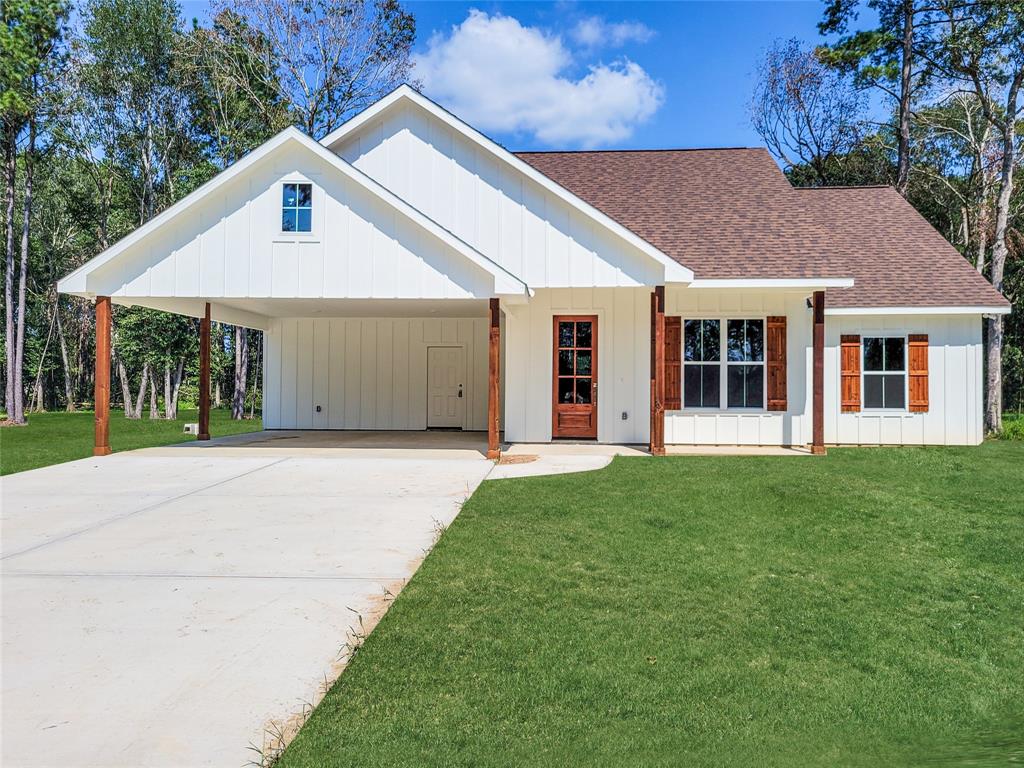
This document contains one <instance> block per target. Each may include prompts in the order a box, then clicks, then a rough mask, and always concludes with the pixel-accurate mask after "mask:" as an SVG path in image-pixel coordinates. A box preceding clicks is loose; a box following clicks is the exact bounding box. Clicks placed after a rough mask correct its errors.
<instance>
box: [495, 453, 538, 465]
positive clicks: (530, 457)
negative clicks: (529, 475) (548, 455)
mask: <svg viewBox="0 0 1024 768" xmlns="http://www.w3.org/2000/svg"><path fill="white" fill-rule="evenodd" d="M539 458H540V457H539V456H537V455H536V454H532V453H517V454H513V455H512V456H507V455H505V456H502V457H501V458H500V459H498V463H499V464H529V463H530V462H531V461H536V460H537V459H539Z"/></svg>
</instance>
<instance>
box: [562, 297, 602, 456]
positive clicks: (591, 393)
mask: <svg viewBox="0 0 1024 768" xmlns="http://www.w3.org/2000/svg"><path fill="white" fill-rule="evenodd" d="M554 353H555V359H554V370H553V373H554V381H553V386H552V401H553V403H552V414H551V436H552V437H576V438H594V437H597V317H595V316H593V315H562V316H557V317H555V327H554Z"/></svg>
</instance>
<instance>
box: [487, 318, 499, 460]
mask: <svg viewBox="0 0 1024 768" xmlns="http://www.w3.org/2000/svg"><path fill="white" fill-rule="evenodd" d="M489 316H490V321H489V335H488V348H487V458H488V459H498V458H500V457H501V444H500V443H499V439H500V435H501V402H500V398H501V387H500V382H501V324H500V322H501V314H500V311H499V305H498V299H496V298H495V299H491V301H490V312H489Z"/></svg>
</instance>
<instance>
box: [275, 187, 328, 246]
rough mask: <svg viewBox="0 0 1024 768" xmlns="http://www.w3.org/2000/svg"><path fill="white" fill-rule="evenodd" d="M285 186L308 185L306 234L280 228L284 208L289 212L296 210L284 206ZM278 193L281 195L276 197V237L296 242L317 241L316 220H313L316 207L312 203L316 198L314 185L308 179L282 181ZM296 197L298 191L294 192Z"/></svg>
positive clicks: (295, 207)
mask: <svg viewBox="0 0 1024 768" xmlns="http://www.w3.org/2000/svg"><path fill="white" fill-rule="evenodd" d="M286 184H296V185H298V184H308V185H309V231H308V232H299V231H293V232H289V231H287V230H286V229H284V227H282V226H281V224H282V223H283V218H284V216H283V214H284V211H285V208H288V210H290V211H294V210H298V206H292V207H288V206H286V205H285V204H284V188H285V185H286ZM279 191H280V193H281V194H279V195H278V197H277V199H278V200H279V201H280V202H279V203H278V206H277V218H278V222H277V226H278V235H279V236H280V237H287V238H295V239H297V240H315V239H318V238H317V237H316V220H315V219H314V216H315V209H316V205H315V201H314V197H315V196H316V185H315V184H313V182H312V181H310V180H309V179H282V180H281V184H280V189H279ZM296 195H298V190H296Z"/></svg>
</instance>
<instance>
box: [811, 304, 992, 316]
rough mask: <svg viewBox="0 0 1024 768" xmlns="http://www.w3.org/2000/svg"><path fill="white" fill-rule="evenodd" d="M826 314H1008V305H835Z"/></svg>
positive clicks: (826, 310) (826, 309)
mask: <svg viewBox="0 0 1024 768" xmlns="http://www.w3.org/2000/svg"><path fill="white" fill-rule="evenodd" d="M825 314H826V315H1008V314H1010V307H979V306H973V307H835V308H833V309H828V308H827V307H826V308H825Z"/></svg>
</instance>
